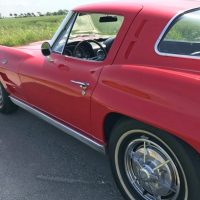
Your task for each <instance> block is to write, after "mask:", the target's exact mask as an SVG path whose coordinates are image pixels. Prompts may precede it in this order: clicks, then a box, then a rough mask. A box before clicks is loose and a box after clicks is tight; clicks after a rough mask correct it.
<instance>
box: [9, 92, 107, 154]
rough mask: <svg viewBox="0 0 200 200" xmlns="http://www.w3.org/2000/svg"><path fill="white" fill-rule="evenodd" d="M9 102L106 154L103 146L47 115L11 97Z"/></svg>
mask: <svg viewBox="0 0 200 200" xmlns="http://www.w3.org/2000/svg"><path fill="white" fill-rule="evenodd" d="M10 99H11V101H12V102H13V103H14V104H16V105H17V106H19V107H21V108H23V109H24V110H26V111H28V112H30V113H32V114H34V115H35V116H37V117H39V118H40V119H43V120H44V121H46V122H48V123H49V124H51V125H53V126H55V127H56V128H58V129H60V130H61V131H63V132H65V133H67V134H68V135H70V136H72V137H74V138H76V139H77V140H79V141H81V142H82V143H84V144H86V145H88V146H89V147H91V148H93V149H94V150H96V151H98V152H101V153H103V154H106V148H105V146H104V145H101V144H99V143H97V142H95V141H94V140H92V139H90V138H88V137H86V136H84V135H82V134H81V133H79V132H77V131H76V130H74V129H72V128H70V127H68V126H66V125H64V124H62V123H60V122H59V121H57V120H55V119H53V118H51V117H49V116H48V115H46V114H44V113H42V112H41V111H38V110H37V109H35V108H32V107H31V106H29V105H27V104H26V103H23V102H22V101H20V100H18V99H16V98H14V97H11V96H10Z"/></svg>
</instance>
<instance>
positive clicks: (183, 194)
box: [109, 119, 200, 200]
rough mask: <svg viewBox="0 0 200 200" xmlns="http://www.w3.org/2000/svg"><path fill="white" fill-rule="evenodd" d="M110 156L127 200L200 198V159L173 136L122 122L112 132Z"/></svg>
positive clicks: (188, 199) (117, 181)
mask: <svg viewBox="0 0 200 200" xmlns="http://www.w3.org/2000/svg"><path fill="white" fill-rule="evenodd" d="M109 156H110V161H111V168H112V172H113V175H114V178H115V181H116V183H117V185H118V187H119V189H120V190H121V192H122V194H123V195H124V197H125V198H126V199H128V200H197V199H200V195H199V194H200V193H199V189H200V175H199V169H200V157H199V154H197V153H196V152H195V151H194V150H192V149H191V148H190V147H189V146H188V145H186V144H185V143H183V142H182V141H181V140H179V139H177V138H176V137H174V136H171V135H170V134H167V133H165V132H162V131H160V130H157V129H155V128H152V127H149V126H146V125H144V124H141V123H135V122H134V121H133V120H129V119H126V120H122V121H121V122H120V123H118V124H117V125H116V126H115V127H114V129H113V130H112V133H111V136H110V140H109Z"/></svg>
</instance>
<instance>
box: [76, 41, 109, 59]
mask: <svg viewBox="0 0 200 200" xmlns="http://www.w3.org/2000/svg"><path fill="white" fill-rule="evenodd" d="M90 43H95V44H96V45H98V46H99V47H100V49H99V50H98V51H97V55H96V56H94V57H91V58H87V57H85V58H86V59H88V60H97V61H101V60H104V59H105V58H106V56H107V52H106V50H105V49H104V48H103V46H102V45H101V44H100V43H99V42H97V41H96V40H84V41H81V42H79V43H78V44H77V45H76V46H75V48H74V51H73V56H74V57H77V51H78V50H79V49H80V51H83V49H82V48H81V46H83V47H88V48H89V47H91V49H92V50H93V48H92V45H91V44H90ZM93 55H94V50H93ZM83 58H84V57H83Z"/></svg>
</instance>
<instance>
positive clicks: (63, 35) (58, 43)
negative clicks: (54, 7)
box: [52, 18, 74, 54]
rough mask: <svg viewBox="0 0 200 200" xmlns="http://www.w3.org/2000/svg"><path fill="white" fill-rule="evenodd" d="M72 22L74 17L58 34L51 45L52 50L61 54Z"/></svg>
mask: <svg viewBox="0 0 200 200" xmlns="http://www.w3.org/2000/svg"><path fill="white" fill-rule="evenodd" d="M73 22H74V18H72V19H71V21H70V23H69V24H67V26H66V27H65V29H64V30H63V31H62V32H61V34H60V36H59V37H58V39H57V40H56V42H55V44H54V45H53V48H52V50H53V52H55V53H59V54H62V52H63V50H64V47H65V44H66V42H67V40H68V37H69V33H70V31H71V29H72V26H73Z"/></svg>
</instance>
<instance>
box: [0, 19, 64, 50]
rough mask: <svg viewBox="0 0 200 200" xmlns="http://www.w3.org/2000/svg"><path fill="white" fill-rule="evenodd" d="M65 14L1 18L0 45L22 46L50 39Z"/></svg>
mask: <svg viewBox="0 0 200 200" xmlns="http://www.w3.org/2000/svg"><path fill="white" fill-rule="evenodd" d="M63 19H64V16H48V17H30V18H16V19H13V18H12V19H10V18H7V19H0V45H5V46H10V47H11V46H20V45H25V44H29V43H31V42H36V41H42V40H49V39H51V38H52V36H53V34H54V33H55V31H56V30H57V28H58V26H59V25H60V23H61V21H62V20H63Z"/></svg>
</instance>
